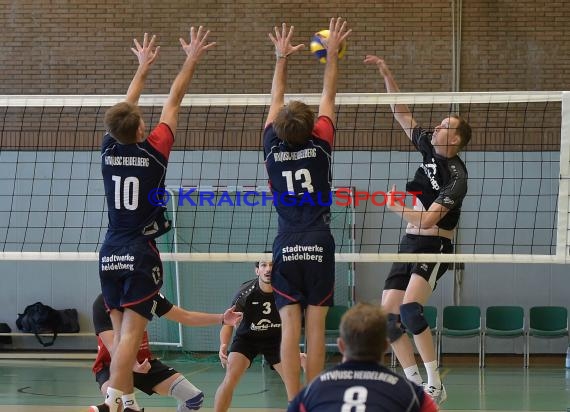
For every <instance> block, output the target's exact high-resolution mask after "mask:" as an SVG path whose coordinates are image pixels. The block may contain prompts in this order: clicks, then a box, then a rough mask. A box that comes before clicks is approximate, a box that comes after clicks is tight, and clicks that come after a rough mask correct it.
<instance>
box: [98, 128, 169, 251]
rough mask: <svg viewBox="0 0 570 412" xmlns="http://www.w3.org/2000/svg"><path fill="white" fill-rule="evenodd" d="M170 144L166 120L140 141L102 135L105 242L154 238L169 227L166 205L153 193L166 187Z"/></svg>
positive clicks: (113, 242) (113, 243) (117, 243)
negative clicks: (118, 140) (106, 226)
mask: <svg viewBox="0 0 570 412" xmlns="http://www.w3.org/2000/svg"><path fill="white" fill-rule="evenodd" d="M173 143H174V135H173V134H172V131H171V130H170V127H169V126H168V125H167V124H166V123H160V124H159V125H158V126H156V128H154V130H153V131H152V132H151V133H150V135H149V136H148V137H147V139H146V140H145V141H144V142H141V143H133V144H128V145H123V144H120V143H119V142H117V141H116V140H115V139H114V138H113V137H112V136H111V135H110V134H108V133H107V134H106V135H105V137H104V138H103V143H102V144H101V171H102V174H103V183H104V185H105V196H106V198H107V208H108V216H109V226H108V229H107V235H106V237H105V243H106V244H109V245H122V244H124V243H125V242H130V241H137V240H143V239H154V238H156V237H158V236H160V235H161V234H163V233H165V232H167V231H168V230H169V229H170V223H169V222H168V221H166V219H165V217H164V212H165V210H166V208H165V207H164V206H163V204H162V203H161V202H160V201H159V199H157V196H156V194H157V189H160V190H162V189H164V187H165V185H164V178H165V176H166V168H167V165H168V156H169V155H170V150H171V148H172V144H173ZM160 190H159V192H160ZM159 197H160V198H162V197H161V196H159Z"/></svg>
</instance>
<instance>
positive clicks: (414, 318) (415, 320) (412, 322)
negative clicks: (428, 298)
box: [400, 302, 429, 335]
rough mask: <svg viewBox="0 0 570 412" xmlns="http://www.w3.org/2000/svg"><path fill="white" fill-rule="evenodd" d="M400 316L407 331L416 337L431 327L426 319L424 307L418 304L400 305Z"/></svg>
mask: <svg viewBox="0 0 570 412" xmlns="http://www.w3.org/2000/svg"><path fill="white" fill-rule="evenodd" d="M400 316H401V317H402V323H403V324H404V326H405V327H406V329H407V330H409V331H410V332H412V333H413V334H414V335H419V334H420V333H422V332H423V331H424V330H426V329H427V328H428V327H429V325H428V323H427V321H426V318H425V317H424V307H423V306H422V305H420V304H419V303H417V302H410V303H404V304H403V305H400Z"/></svg>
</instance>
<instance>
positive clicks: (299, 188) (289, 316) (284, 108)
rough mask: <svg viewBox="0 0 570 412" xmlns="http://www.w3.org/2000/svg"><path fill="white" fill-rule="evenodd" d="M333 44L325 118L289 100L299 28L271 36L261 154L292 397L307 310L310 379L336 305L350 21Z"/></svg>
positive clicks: (336, 25) (339, 25) (337, 30)
mask: <svg viewBox="0 0 570 412" xmlns="http://www.w3.org/2000/svg"><path fill="white" fill-rule="evenodd" d="M329 29H330V36H329V37H328V39H327V63H326V66H325V72H324V80H323V93H322V96H321V101H320V104H319V114H318V118H317V120H316V121H315V115H314V113H313V111H312V110H311V108H310V107H309V106H308V105H306V104H305V103H303V102H299V101H291V102H289V103H288V104H287V105H284V103H285V96H284V95H285V88H286V83H287V79H286V72H287V62H288V59H289V56H290V55H292V54H293V53H295V52H297V51H298V50H300V49H301V48H303V47H304V45H302V44H300V45H297V46H293V45H292V44H291V39H292V36H293V27H292V26H291V28H290V29H289V30H288V29H287V27H286V25H285V23H283V25H282V28H281V29H279V28H277V27H276V28H275V35H272V34H270V35H269V37H270V38H271V41H272V42H273V44H274V46H275V53H276V57H277V62H276V64H275V73H274V76H273V84H272V88H271V105H270V108H269V113H268V115H267V121H266V123H265V130H264V132H263V151H264V154H265V164H266V167H267V173H268V175H269V183H270V185H271V191H272V193H273V199H274V205H275V208H276V210H277V214H278V217H279V219H278V234H277V237H276V238H275V241H274V243H273V261H274V262H273V263H274V266H273V274H272V283H273V290H274V293H275V302H276V304H277V307H278V308H279V313H280V314H281V319H282V324H283V339H282V341H281V359H283V365H282V368H283V379H284V382H285V386H286V388H287V397H288V399H289V400H291V399H293V397H294V396H295V395H296V394H297V392H299V390H300V388H301V381H300V369H301V364H300V357H299V341H300V337H301V321H302V316H303V315H302V308H306V310H305V332H306V338H307V358H306V377H307V379H308V380H310V379H312V378H314V377H315V376H316V375H317V374H318V373H320V371H322V369H323V367H324V359H325V341H324V339H325V337H324V335H325V333H324V332H325V317H326V314H327V311H328V308H329V307H330V306H331V305H332V303H333V290H334V251H335V246H334V239H333V238H332V235H331V232H330V228H329V223H330V203H331V199H330V198H331V181H332V173H331V152H332V146H333V138H334V124H335V97H336V85H337V76H338V51H339V48H340V47H341V45H342V43H343V42H344V41H345V39H346V38H347V37H348V35H349V34H350V32H351V31H350V30H348V29H347V26H346V21H344V20H343V19H341V18H338V19H336V18H333V19H331V21H330V25H329Z"/></svg>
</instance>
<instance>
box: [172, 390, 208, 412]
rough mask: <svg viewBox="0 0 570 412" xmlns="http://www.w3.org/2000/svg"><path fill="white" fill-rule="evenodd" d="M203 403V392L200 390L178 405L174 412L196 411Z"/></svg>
mask: <svg viewBox="0 0 570 412" xmlns="http://www.w3.org/2000/svg"><path fill="white" fill-rule="evenodd" d="M203 403H204V393H203V392H200V393H199V394H198V395H196V396H194V397H192V398H190V399H188V400H187V401H186V402H184V403H183V404H180V405H178V409H176V412H188V411H197V410H198V409H200V408H201V407H202V404H203Z"/></svg>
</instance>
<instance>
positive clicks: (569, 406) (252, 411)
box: [0, 357, 570, 412]
mask: <svg viewBox="0 0 570 412" xmlns="http://www.w3.org/2000/svg"><path fill="white" fill-rule="evenodd" d="M519 361H520V362H519ZM165 362H166V363H168V364H169V365H171V366H173V367H175V368H176V369H177V370H178V371H180V372H182V373H183V374H184V375H185V376H186V377H187V378H188V379H189V380H190V381H192V382H193V383H194V384H195V385H196V386H198V387H200V388H201V389H202V390H204V392H205V393H206V400H205V404H204V408H203V409H202V410H203V411H205V412H209V411H211V410H212V407H213V396H214V392H215V390H216V388H217V386H218V384H219V382H220V381H221V379H222V378H223V373H224V371H223V369H222V368H221V367H220V365H219V364H218V363H214V362H213V361H194V360H192V361H191V360H186V359H184V358H181V357H178V358H176V359H173V360H165ZM520 363H522V359H518V358H517V359H513V360H512V361H510V362H503V361H499V362H493V360H491V359H490V360H489V361H488V366H487V367H486V368H485V369H483V370H480V369H479V368H477V367H476V366H474V362H471V360H470V359H467V360H464V362H463V365H461V364H460V363H458V362H453V364H451V363H450V364H449V365H448V366H446V367H443V368H442V374H443V376H444V382H445V385H446V388H447V392H448V395H449V397H448V400H447V402H446V403H445V404H444V405H443V406H442V410H445V411H457V412H459V411H461V412H470V411H487V412H491V411H533V412H539V411H558V412H560V411H562V412H565V411H566V412H567V411H570V370H567V369H564V367H563V363H562V360H560V361H559V362H548V363H551V364H552V365H549V364H544V365H537V364H531V367H530V368H528V369H527V370H525V369H523V368H522V365H520ZM471 364H472V366H470V365H471ZM558 364H559V365H558ZM90 366H91V361H61V360H60V361H53V360H26V359H24V360H0V411H1V412H16V411H17V412H24V411H26V412H27V411H37V410H41V411H42V412H55V411H58V412H59V411H62V412H67V411H76V412H79V411H84V410H86V406H88V405H90V404H94V403H95V404H96V403H99V402H100V401H101V399H102V397H101V395H100V394H99V392H98V388H97V386H96V384H95V382H94V380H93V377H92V375H91V371H90ZM284 392H285V391H284V388H283V386H282V383H281V381H280V379H279V376H278V375H277V374H276V373H275V372H273V371H271V370H270V369H269V368H268V367H264V368H263V367H262V366H261V364H260V363H254V365H253V366H252V368H251V369H250V370H249V371H248V373H246V375H245V377H244V378H243V379H242V381H241V383H240V386H239V387H238V389H237V390H236V392H235V393H234V399H233V408H232V409H231V410H232V411H249V412H261V411H283V410H284V409H285V408H284V406H285V405H286V398H285V393H284ZM137 398H138V400H139V403H140V404H141V405H142V406H144V407H145V411H147V412H152V411H156V412H163V411H175V405H176V403H175V402H174V400H173V399H171V398H168V397H160V396H157V395H154V396H152V397H148V396H147V395H145V394H143V393H139V394H138V395H137Z"/></svg>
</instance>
